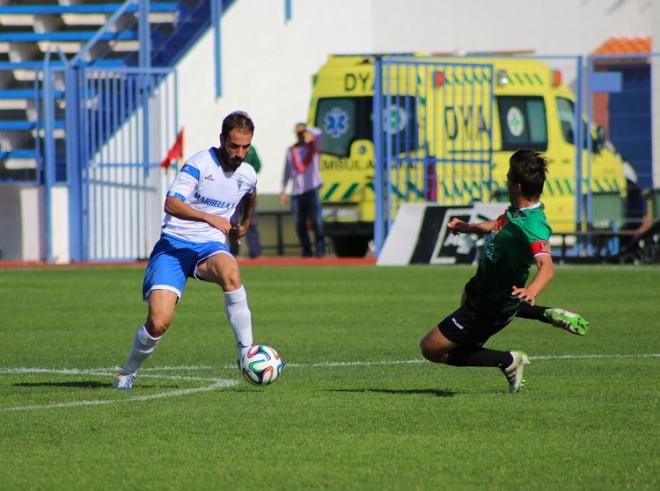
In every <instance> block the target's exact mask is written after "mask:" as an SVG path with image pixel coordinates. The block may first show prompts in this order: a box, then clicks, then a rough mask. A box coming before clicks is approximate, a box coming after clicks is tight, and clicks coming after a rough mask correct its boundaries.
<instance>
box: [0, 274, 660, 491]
mask: <svg viewBox="0 0 660 491" xmlns="http://www.w3.org/2000/svg"><path fill="white" fill-rule="evenodd" d="M473 271H474V269H473V268H468V267H402V268H379V267H359V266H355V267H244V268H243V269H242V275H243V280H244V283H245V285H246V288H247V291H248V299H249V302H250V306H251V310H252V314H253V321H254V331H255V340H256V341H257V342H261V343H265V344H270V345H272V346H274V347H276V348H277V349H278V350H279V351H280V353H281V354H282V356H283V358H284V359H285V360H286V362H287V367H286V368H285V369H284V372H283V374H282V376H281V377H280V379H279V380H278V381H277V382H276V383H275V384H273V385H271V386H269V387H265V388H261V387H254V386H252V385H249V384H248V383H247V382H245V381H243V380H242V378H241V377H240V375H239V373H238V370H237V369H236V368H235V367H234V363H235V361H234V357H235V351H234V341H233V336H232V334H231V330H230V328H229V326H228V325H227V323H226V320H225V317H224V311H223V304H222V295H221V292H220V290H219V288H218V287H217V286H214V285H210V284H204V283H201V282H196V281H192V280H191V281H189V283H188V286H187V289H186V291H185V293H184V296H183V300H182V302H181V303H180V304H179V306H178V309H177V312H176V315H175V319H174V323H173V325H172V327H171V329H170V330H169V332H168V333H167V334H166V335H165V337H164V339H163V341H162V342H161V344H160V346H159V348H158V350H157V351H156V353H155V354H154V355H153V356H152V357H151V358H150V359H149V360H148V361H147V362H146V363H145V365H144V366H143V370H142V371H141V372H140V375H139V376H138V378H137V379H136V383H135V387H134V390H133V391H131V392H129V393H119V392H116V391H114V390H112V389H111V384H112V381H113V378H114V371H115V369H116V368H115V367H116V366H118V365H121V364H123V363H124V361H125V358H126V356H127V353H128V350H129V347H130V344H131V342H132V338H133V335H134V333H135V330H136V328H137V327H138V325H139V324H140V323H141V322H142V321H143V320H144V316H145V311H146V308H145V305H144V304H143V303H142V302H141V299H140V291H141V282H142V273H143V270H142V269H141V268H138V267H127V268H100V267H99V268H80V269H59V268H55V269H36V270H0V442H1V444H0V489H3V490H4V489H6V490H22V489H25V490H31V489H44V490H78V489H80V490H90V489H94V490H113V491H115V490H129V489H131V490H132V489H141V490H168V489H182V490H183V489H185V490H189V489H198V490H205V489H209V490H218V489H259V488H263V487H265V488H267V489H282V490H291V489H301V490H308V489H333V490H335V489H355V490H366V489H374V490H380V489H396V490H408V489H503V490H515V489H549V490H557V489H580V490H582V489H593V490H610V489H611V490H619V489H649V490H651V489H653V490H655V489H660V320H659V318H660V269H659V268H657V267H628V266H621V267H609V266H598V267H596V266H593V267H561V266H559V267H557V268H556V274H555V278H554V279H553V281H552V282H551V284H550V285H549V287H548V288H547V290H546V291H545V292H544V293H543V294H542V295H541V297H540V298H539V303H541V304H544V305H554V306H562V307H565V308H568V309H570V310H575V311H578V312H580V313H582V314H583V315H584V316H585V317H587V318H588V319H589V320H590V322H591V332H590V333H589V334H588V335H587V336H585V337H579V336H574V335H571V334H569V333H566V332H564V331H562V330H559V329H556V328H553V327H551V326H549V325H547V324H542V323H539V322H535V321H530V320H521V319H517V320H515V321H514V322H513V323H512V324H511V325H510V326H509V327H508V328H506V329H505V330H504V331H503V332H501V333H499V334H498V335H496V336H495V337H493V338H492V339H491V341H490V342H489V344H488V346H490V347H493V348H496V349H520V350H524V351H526V352H527V353H528V354H529V355H530V358H531V359H532V364H531V365H530V366H529V367H528V368H527V369H526V371H525V378H526V380H527V384H526V385H525V388H524V390H523V391H522V392H521V393H519V394H516V395H513V396H512V395H509V394H507V393H506V388H507V385H506V381H505V379H504V377H503V376H502V375H501V374H500V373H499V371H498V370H496V369H480V368H454V367H447V366H441V365H434V364H431V363H428V362H424V361H422V360H421V357H420V354H419V350H418V343H419V339H420V338H421V336H422V335H423V334H424V333H425V332H426V331H427V330H428V329H429V328H430V327H431V326H432V325H434V324H435V323H436V322H437V321H438V320H440V319H441V318H442V317H444V315H446V314H448V313H449V312H450V311H451V310H452V309H453V308H454V307H455V305H456V304H457V302H458V300H459V296H460V293H461V289H462V287H463V284H464V283H465V281H466V280H467V279H468V278H469V277H470V275H471V274H472V272H473Z"/></svg>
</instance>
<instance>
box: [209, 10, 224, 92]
mask: <svg viewBox="0 0 660 491" xmlns="http://www.w3.org/2000/svg"><path fill="white" fill-rule="evenodd" d="M221 19H222V0H211V21H212V22H213V49H214V53H213V54H214V56H213V58H214V63H213V67H214V72H215V96H216V98H217V97H222V27H221V25H220V20H221Z"/></svg>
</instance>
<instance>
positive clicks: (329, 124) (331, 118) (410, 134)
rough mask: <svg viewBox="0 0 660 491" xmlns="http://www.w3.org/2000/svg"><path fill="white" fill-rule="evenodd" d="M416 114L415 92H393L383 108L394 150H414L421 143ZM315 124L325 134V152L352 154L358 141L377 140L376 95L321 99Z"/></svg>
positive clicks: (386, 136)
mask: <svg viewBox="0 0 660 491" xmlns="http://www.w3.org/2000/svg"><path fill="white" fill-rule="evenodd" d="M416 114H417V106H416V101H415V98H414V97H411V96H393V97H391V99H390V100H389V101H388V103H387V104H386V106H385V107H384V108H383V114H382V116H381V117H382V124H383V141H387V139H389V143H390V147H391V148H392V151H393V152H394V153H396V154H400V153H405V152H412V151H414V150H416V149H417V147H418V146H419V144H418V129H417V122H416V120H415V116H416ZM314 125H315V126H316V127H317V128H319V129H320V130H321V131H323V134H324V138H323V153H327V154H329V155H334V156H336V157H349V156H350V152H351V145H352V144H353V142H354V141H356V140H370V141H373V98H372V97H371V96H366V97H327V98H324V99H319V102H318V104H317V106H316V120H315V121H314Z"/></svg>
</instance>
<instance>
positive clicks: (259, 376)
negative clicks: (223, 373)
mask: <svg viewBox="0 0 660 491" xmlns="http://www.w3.org/2000/svg"><path fill="white" fill-rule="evenodd" d="M240 365H241V373H242V374H243V376H244V377H245V380H247V381H248V382H250V383H252V384H255V385H268V384H272V383H273V382H275V380H276V379H277V377H279V375H280V372H281V371H282V368H284V361H283V360H282V358H281V357H280V354H279V353H278V352H277V351H276V350H275V349H274V348H271V347H270V346H266V345H265V344H256V345H254V346H251V347H250V349H249V350H247V352H246V353H245V354H244V355H243V356H242V357H241V363H240Z"/></svg>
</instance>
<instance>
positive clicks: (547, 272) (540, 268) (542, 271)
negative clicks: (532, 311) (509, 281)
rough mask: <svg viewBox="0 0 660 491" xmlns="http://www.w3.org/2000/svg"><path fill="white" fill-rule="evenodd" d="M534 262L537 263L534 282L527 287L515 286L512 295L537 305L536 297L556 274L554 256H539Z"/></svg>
mask: <svg viewBox="0 0 660 491" xmlns="http://www.w3.org/2000/svg"><path fill="white" fill-rule="evenodd" d="M534 261H535V262H536V267H537V270H536V274H535V275H534V278H532V281H530V282H529V284H528V285H527V287H521V288H520V287H517V286H514V287H513V290H512V291H511V294H512V295H514V296H516V297H518V298H519V299H521V300H524V301H525V302H527V303H529V304H531V305H534V304H536V297H537V296H538V295H539V293H541V292H542V291H543V289H544V288H545V287H546V286H547V285H548V283H550V280H551V279H552V277H553V276H554V274H555V269H554V264H553V263H552V256H551V255H550V254H539V255H537V256H536V257H535V258H534Z"/></svg>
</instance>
